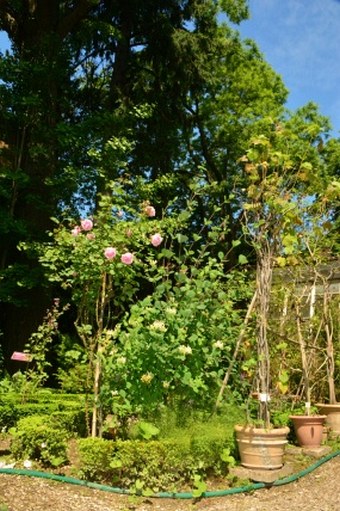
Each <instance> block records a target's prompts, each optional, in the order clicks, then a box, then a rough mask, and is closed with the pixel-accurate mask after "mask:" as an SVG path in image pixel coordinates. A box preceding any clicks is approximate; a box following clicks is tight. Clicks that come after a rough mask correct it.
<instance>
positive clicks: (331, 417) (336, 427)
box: [316, 403, 340, 436]
mask: <svg viewBox="0 0 340 511" xmlns="http://www.w3.org/2000/svg"><path fill="white" fill-rule="evenodd" d="M316 406H317V407H318V410H319V413H320V414H322V415H326V421H325V423H326V426H327V427H328V428H330V433H331V435H335V436H340V403H333V404H324V403H318V404H317V405H316Z"/></svg>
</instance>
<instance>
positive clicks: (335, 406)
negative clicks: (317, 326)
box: [317, 263, 340, 436]
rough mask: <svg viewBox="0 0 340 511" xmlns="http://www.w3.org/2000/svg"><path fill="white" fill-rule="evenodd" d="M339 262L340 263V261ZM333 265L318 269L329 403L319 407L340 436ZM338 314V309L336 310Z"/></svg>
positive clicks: (331, 429) (320, 404) (334, 434)
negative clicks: (321, 291) (332, 292)
mask: <svg viewBox="0 0 340 511" xmlns="http://www.w3.org/2000/svg"><path fill="white" fill-rule="evenodd" d="M338 264H339V263H338ZM334 269H335V268H334V267H332V265H331V266H330V268H328V271H327V272H326V273H325V272H324V271H322V269H321V270H320V271H318V273H317V274H318V278H319V281H321V284H322V288H323V299H322V318H321V321H322V324H323V331H324V335H325V340H326V368H327V384H328V403H318V404H317V407H318V409H319V412H320V413H321V414H324V415H326V425H327V427H328V428H329V429H330V432H331V434H332V435H333V436H340V403H338V402H337V399H336V392H335V381H334V371H335V357H334V351H335V350H334V310H333V308H332V303H331V300H332V294H331V292H330V281H331V278H332V276H333V274H334ZM336 314H338V311H337V312H336Z"/></svg>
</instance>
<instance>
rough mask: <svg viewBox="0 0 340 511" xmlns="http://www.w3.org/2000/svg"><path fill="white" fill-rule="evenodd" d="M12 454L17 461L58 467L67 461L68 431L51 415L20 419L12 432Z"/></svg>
mask: <svg viewBox="0 0 340 511" xmlns="http://www.w3.org/2000/svg"><path fill="white" fill-rule="evenodd" d="M11 435H12V437H13V438H12V442H11V453H12V454H13V456H14V457H15V458H16V459H20V460H23V459H30V460H31V461H34V460H36V461H38V462H41V463H42V464H43V465H45V466H52V467H58V466H60V465H62V464H64V463H66V461H67V442H66V440H67V438H68V433H67V431H66V429H62V428H61V427H60V425H59V424H57V423H53V420H51V418H50V416H49V415H35V416H30V417H26V418H23V419H20V420H19V421H18V423H17V425H16V427H15V428H13V429H12V430H11Z"/></svg>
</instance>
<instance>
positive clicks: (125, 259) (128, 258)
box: [120, 252, 133, 264]
mask: <svg viewBox="0 0 340 511" xmlns="http://www.w3.org/2000/svg"><path fill="white" fill-rule="evenodd" d="M120 260H121V261H122V263H124V264H132V263H133V254H131V252H126V253H125V254H122V257H121V258H120Z"/></svg>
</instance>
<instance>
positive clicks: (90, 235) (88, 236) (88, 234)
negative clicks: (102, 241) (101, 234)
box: [86, 232, 96, 240]
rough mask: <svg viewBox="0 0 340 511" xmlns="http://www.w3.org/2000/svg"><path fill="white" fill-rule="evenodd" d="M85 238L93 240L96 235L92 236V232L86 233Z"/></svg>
mask: <svg viewBox="0 0 340 511" xmlns="http://www.w3.org/2000/svg"><path fill="white" fill-rule="evenodd" d="M86 237H87V239H88V240H94V239H95V237H96V235H95V234H94V232H88V233H87V234H86Z"/></svg>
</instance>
